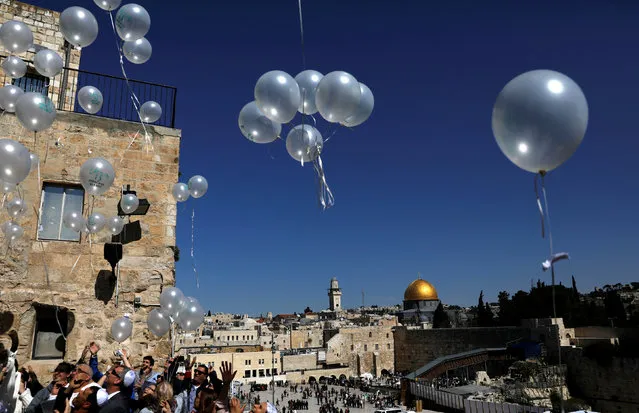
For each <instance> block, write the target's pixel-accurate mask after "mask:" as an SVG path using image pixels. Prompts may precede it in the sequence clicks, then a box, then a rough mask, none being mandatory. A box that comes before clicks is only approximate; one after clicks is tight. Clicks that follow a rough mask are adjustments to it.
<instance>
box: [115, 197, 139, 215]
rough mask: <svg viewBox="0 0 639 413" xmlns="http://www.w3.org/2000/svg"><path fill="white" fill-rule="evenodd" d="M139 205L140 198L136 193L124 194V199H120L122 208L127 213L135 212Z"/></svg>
mask: <svg viewBox="0 0 639 413" xmlns="http://www.w3.org/2000/svg"><path fill="white" fill-rule="evenodd" d="M138 206H140V200H139V199H138V197H137V195H135V194H126V195H124V196H122V199H120V208H122V211H123V212H124V213H125V214H131V213H133V212H135V210H136V209H138Z"/></svg>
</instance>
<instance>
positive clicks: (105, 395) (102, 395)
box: [95, 389, 109, 407]
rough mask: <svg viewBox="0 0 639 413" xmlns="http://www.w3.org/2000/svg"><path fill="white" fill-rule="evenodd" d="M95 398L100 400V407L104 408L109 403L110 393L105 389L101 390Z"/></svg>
mask: <svg viewBox="0 0 639 413" xmlns="http://www.w3.org/2000/svg"><path fill="white" fill-rule="evenodd" d="M95 398H96V399H97V400H98V406H100V407H102V406H104V405H105V403H106V402H107V401H109V393H107V391H106V390H105V389H100V390H98V392H97V393H96V395H95Z"/></svg>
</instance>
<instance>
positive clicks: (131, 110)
mask: <svg viewBox="0 0 639 413" xmlns="http://www.w3.org/2000/svg"><path fill="white" fill-rule="evenodd" d="M4 58H5V56H3V55H0V60H4ZM24 62H25V63H26V64H27V68H28V70H27V74H26V75H25V76H24V77H22V78H20V79H12V78H11V77H10V76H8V75H6V74H5V73H4V72H3V71H1V70H0V79H1V80H2V85H6V84H14V85H16V86H19V87H20V88H22V89H23V90H24V91H25V92H38V93H42V94H43V95H47V96H49V98H50V99H51V100H52V102H53V104H54V105H56V109H57V110H61V111H65V112H76V113H86V112H85V111H84V110H83V109H82V108H81V107H80V105H79V104H78V102H77V100H76V96H77V92H78V90H80V89H81V88H82V87H84V86H93V87H95V88H97V89H98V90H100V92H102V96H103V98H104V104H103V105H102V109H100V111H99V112H98V113H96V114H95V116H101V117H104V118H110V119H118V120H126V121H132V122H139V121H140V118H139V117H138V114H137V112H136V111H135V107H134V106H133V101H132V99H131V93H130V91H129V86H130V88H131V90H133V92H134V93H135V94H136V96H137V97H138V99H139V100H140V104H142V103H144V102H146V101H149V100H153V101H155V102H157V103H159V104H160V106H161V107H162V116H161V117H160V119H158V121H157V122H154V123H153V125H160V126H167V127H169V128H174V127H175V104H176V98H177V89H176V88H175V87H172V86H165V85H159V84H155V83H149V82H143V81H140V80H131V79H129V86H127V81H126V79H125V78H123V77H118V76H111V75H105V74H101V73H95V72H89V71H86V70H79V69H73V68H69V67H65V68H64V69H62V72H60V73H59V74H58V75H57V76H55V77H53V78H48V77H44V76H42V75H40V74H39V73H38V72H36V70H35V67H34V66H33V62H31V61H28V60H25V61H24Z"/></svg>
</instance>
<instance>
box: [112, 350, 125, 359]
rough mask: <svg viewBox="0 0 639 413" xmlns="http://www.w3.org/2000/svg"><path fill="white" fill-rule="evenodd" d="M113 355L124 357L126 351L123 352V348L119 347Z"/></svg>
mask: <svg viewBox="0 0 639 413" xmlns="http://www.w3.org/2000/svg"><path fill="white" fill-rule="evenodd" d="M113 355H114V356H115V357H124V353H123V352H122V350H121V349H117V350H115V351H114V352H113Z"/></svg>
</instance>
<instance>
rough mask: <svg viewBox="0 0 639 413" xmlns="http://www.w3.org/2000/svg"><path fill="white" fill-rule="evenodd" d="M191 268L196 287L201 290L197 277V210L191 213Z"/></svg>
mask: <svg viewBox="0 0 639 413" xmlns="http://www.w3.org/2000/svg"><path fill="white" fill-rule="evenodd" d="M191 266H192V267H193V273H194V274H195V285H196V286H197V288H200V279H199V277H198V275H197V266H196V264H195V208H193V210H192V211H191Z"/></svg>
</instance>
